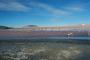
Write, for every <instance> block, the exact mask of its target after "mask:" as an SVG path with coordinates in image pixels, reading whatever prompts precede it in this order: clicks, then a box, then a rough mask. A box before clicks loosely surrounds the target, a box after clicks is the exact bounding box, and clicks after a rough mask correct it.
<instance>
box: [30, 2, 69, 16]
mask: <svg viewBox="0 0 90 60" xmlns="http://www.w3.org/2000/svg"><path fill="white" fill-rule="evenodd" d="M30 5H32V6H34V7H35V8H41V9H45V10H46V11H48V12H50V13H52V14H54V15H56V16H60V15H67V14H68V12H67V11H64V10H62V9H57V8H54V7H52V6H49V5H47V4H43V3H35V2H33V3H31V4H30Z"/></svg>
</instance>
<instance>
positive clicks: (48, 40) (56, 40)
mask: <svg viewBox="0 0 90 60" xmlns="http://www.w3.org/2000/svg"><path fill="white" fill-rule="evenodd" d="M2 42H9V43H18V42H26V43H27V42H34V43H36V42H37V43H38V42H58V43H59V42H61V43H72V44H86V45H90V40H89V39H47V38H44V39H42V38H41V39H0V43H2Z"/></svg>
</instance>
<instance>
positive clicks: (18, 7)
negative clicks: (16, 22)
mask: <svg viewBox="0 0 90 60" xmlns="http://www.w3.org/2000/svg"><path fill="white" fill-rule="evenodd" d="M29 9H30V7H27V6H25V5H23V4H21V3H19V2H8V3H5V2H0V10H4V11H27V10H29Z"/></svg>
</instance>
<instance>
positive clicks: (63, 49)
mask: <svg viewBox="0 0 90 60" xmlns="http://www.w3.org/2000/svg"><path fill="white" fill-rule="evenodd" d="M0 60H90V45H86V44H73V43H62V42H2V43H0Z"/></svg>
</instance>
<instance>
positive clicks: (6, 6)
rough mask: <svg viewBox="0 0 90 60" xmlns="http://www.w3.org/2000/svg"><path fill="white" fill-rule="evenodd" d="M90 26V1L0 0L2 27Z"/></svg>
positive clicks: (0, 22) (0, 21)
mask: <svg viewBox="0 0 90 60" xmlns="http://www.w3.org/2000/svg"><path fill="white" fill-rule="evenodd" d="M30 24H31V25H39V26H57V25H58V26H61V25H72V24H90V0H0V25H5V26H11V27H13V26H14V27H21V26H24V25H30Z"/></svg>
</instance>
